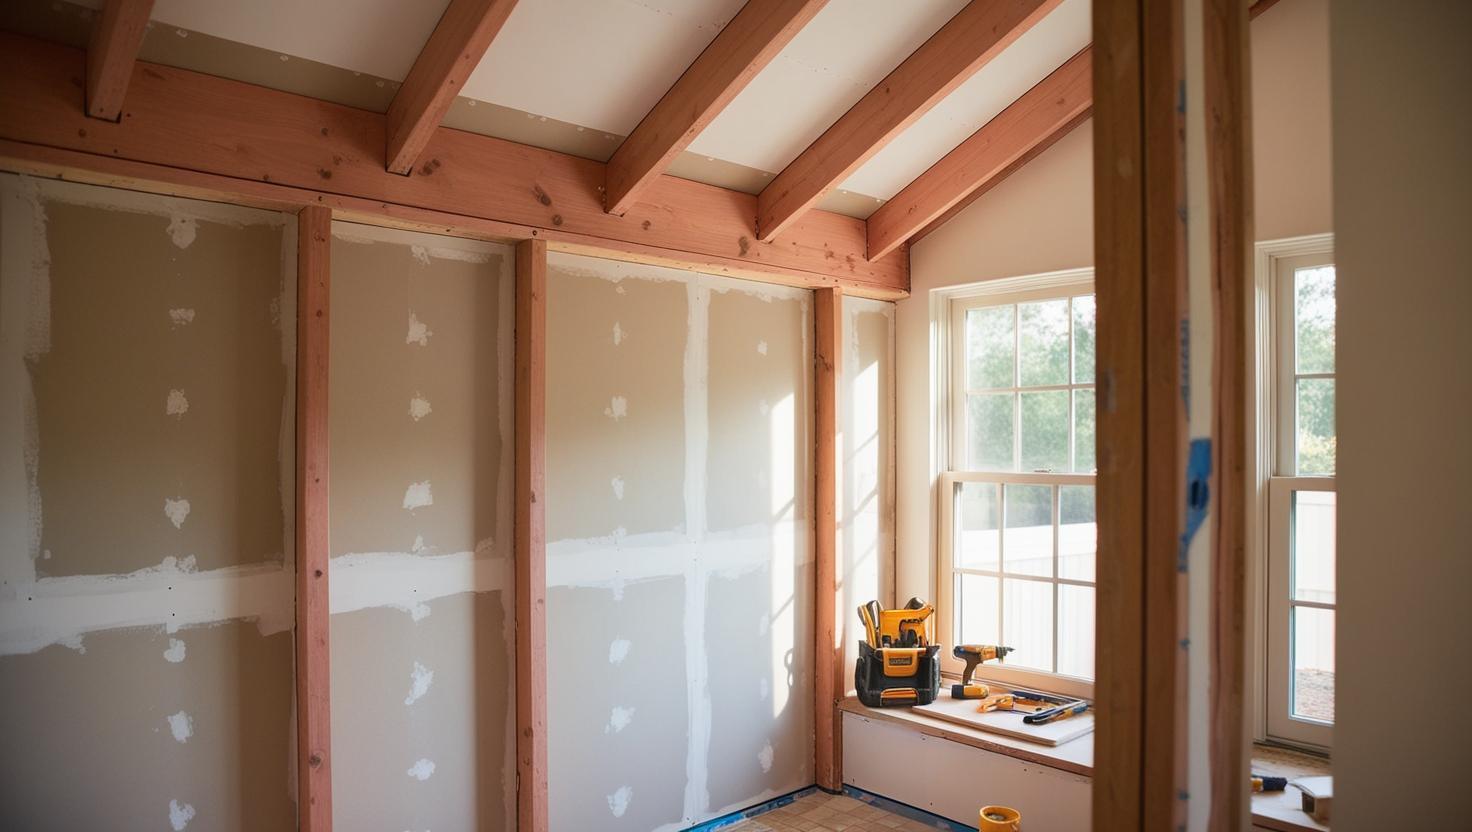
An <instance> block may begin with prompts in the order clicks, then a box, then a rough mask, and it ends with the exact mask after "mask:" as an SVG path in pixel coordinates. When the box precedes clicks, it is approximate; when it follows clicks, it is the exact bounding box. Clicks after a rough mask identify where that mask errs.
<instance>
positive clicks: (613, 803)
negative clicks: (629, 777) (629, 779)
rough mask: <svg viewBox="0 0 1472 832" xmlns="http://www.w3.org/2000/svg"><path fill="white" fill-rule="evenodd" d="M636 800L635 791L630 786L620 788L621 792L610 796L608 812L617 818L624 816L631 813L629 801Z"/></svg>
mask: <svg viewBox="0 0 1472 832" xmlns="http://www.w3.org/2000/svg"><path fill="white" fill-rule="evenodd" d="M633 799H634V790H633V789H632V788H631V787H629V786H620V787H619V790H618V791H616V792H614V793H613V794H611V795H609V796H608V811H610V812H612V813H613V816H614V817H616V818H621V817H623V816H624V812H627V811H629V801H630V800H633Z"/></svg>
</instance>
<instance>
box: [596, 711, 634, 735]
mask: <svg viewBox="0 0 1472 832" xmlns="http://www.w3.org/2000/svg"><path fill="white" fill-rule="evenodd" d="M633 721H634V709H633V708H623V707H619V706H618V705H615V706H614V707H613V710H611V711H609V712H608V724H607V725H605V726H603V733H605V734H617V733H618V732H619V731H622V730H624V729H625V728H627V727H629V723H630V722H633Z"/></svg>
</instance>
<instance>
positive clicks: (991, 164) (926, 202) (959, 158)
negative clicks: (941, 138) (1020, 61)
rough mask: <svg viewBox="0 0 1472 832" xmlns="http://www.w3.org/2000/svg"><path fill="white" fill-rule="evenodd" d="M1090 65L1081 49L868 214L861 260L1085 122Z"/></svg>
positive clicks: (881, 252) (889, 247) (1087, 51)
mask: <svg viewBox="0 0 1472 832" xmlns="http://www.w3.org/2000/svg"><path fill="white" fill-rule="evenodd" d="M1092 65H1093V51H1092V48H1091V47H1085V48H1084V50H1083V51H1082V52H1079V53H1078V54H1077V55H1074V56H1073V57H1072V58H1070V59H1069V60H1068V61H1067V62H1066V63H1064V64H1063V66H1061V67H1059V68H1058V69H1056V70H1054V71H1053V74H1051V75H1049V76H1048V77H1047V78H1044V79H1043V80H1042V81H1040V82H1039V83H1038V84H1037V86H1035V87H1033V88H1032V89H1030V90H1028V91H1027V92H1025V93H1023V94H1022V97H1021V98H1019V99H1017V100H1016V101H1014V102H1012V103H1011V104H1010V105H1008V107H1007V109H1005V110H1003V111H1002V112H1000V113H998V114H997V116H996V118H993V119H992V120H991V121H989V122H987V123H986V124H984V125H982V127H981V129H979V130H977V131H976V132H975V133H972V134H971V136H970V137H969V138H967V139H966V141H964V142H962V143H961V144H959V145H957V146H956V148H955V149H954V150H952V151H951V152H950V153H947V154H946V155H945V156H944V157H942V158H941V160H940V161H938V162H936V163H935V164H934V165H932V166H931V167H930V169H929V170H927V171H925V173H922V174H921V175H920V176H919V177H917V178H916V179H915V181H913V182H911V183H910V184H909V185H906V186H905V188H904V190H902V191H900V192H899V193H898V194H895V196H894V198H893V199H891V200H889V201H888V202H886V203H884V205H883V206H881V207H880V208H879V210H877V211H875V212H874V213H873V214H872V215H870V217H869V222H868V226H869V257H871V258H879V257H883V256H885V255H886V254H889V253H890V252H891V251H894V250H895V249H896V248H898V247H899V246H900V245H902V244H903V243H904V242H905V241H906V240H908V239H910V238H911V237H914V236H915V235H916V234H917V233H919V232H920V231H922V230H923V229H925V228H927V227H928V226H930V225H931V223H934V222H935V221H936V220H938V219H941V218H942V217H944V216H945V215H947V213H948V212H950V211H951V209H953V208H954V207H955V206H957V205H959V204H962V203H965V202H967V201H968V198H969V197H970V196H971V195H972V194H975V193H977V192H978V191H979V190H981V189H983V188H987V187H990V186H991V184H994V181H1001V179H1002V178H1003V177H1004V176H1006V175H1007V174H1008V173H1010V172H1011V171H1012V170H1013V169H1014V165H1015V164H1016V163H1017V162H1018V161H1019V160H1023V159H1027V158H1031V157H1032V156H1034V155H1036V153H1037V152H1040V151H1041V149H1042V148H1045V147H1048V146H1051V145H1052V144H1053V143H1054V142H1056V141H1057V140H1058V139H1060V138H1062V137H1063V136H1064V135H1066V134H1067V133H1068V131H1070V130H1072V129H1073V128H1074V127H1075V126H1076V125H1077V124H1078V123H1079V122H1080V121H1081V120H1082V119H1084V118H1086V117H1087V116H1088V114H1089V111H1090V109H1091V108H1092V107H1093V98H1094V96H1093V72H1092Z"/></svg>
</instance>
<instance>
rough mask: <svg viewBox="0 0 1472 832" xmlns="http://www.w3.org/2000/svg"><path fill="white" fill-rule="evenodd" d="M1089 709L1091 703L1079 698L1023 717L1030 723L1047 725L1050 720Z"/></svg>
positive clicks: (1065, 717)
mask: <svg viewBox="0 0 1472 832" xmlns="http://www.w3.org/2000/svg"><path fill="white" fill-rule="evenodd" d="M1088 709H1089V703H1087V702H1084V701H1083V700H1077V701H1074V702H1071V703H1069V704H1067V705H1061V706H1059V707H1057V708H1050V709H1049V710H1046V711H1040V712H1039V713H1035V714H1028V715H1027V716H1025V717H1023V718H1022V721H1023V722H1025V723H1027V724H1028V725H1046V724H1047V723H1049V722H1057V721H1058V720H1060V719H1067V718H1068V717H1071V716H1076V715H1078V714H1081V713H1083V712H1084V711H1087V710H1088Z"/></svg>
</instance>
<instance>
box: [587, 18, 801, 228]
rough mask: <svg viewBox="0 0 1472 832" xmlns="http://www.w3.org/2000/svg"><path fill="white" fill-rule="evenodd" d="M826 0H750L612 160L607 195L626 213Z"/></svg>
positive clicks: (613, 208)
mask: <svg viewBox="0 0 1472 832" xmlns="http://www.w3.org/2000/svg"><path fill="white" fill-rule="evenodd" d="M827 3H828V0H747V3H746V5H745V6H743V7H742V8H741V11H740V12H739V13H738V14H737V15H736V17H734V18H732V20H731V22H730V23H727V24H726V26H725V28H724V29H722V30H721V33H720V34H719V35H716V38H715V40H713V41H711V43H710V45H709V46H707V47H706V48H705V51H704V52H701V53H700V57H698V58H696V59H695V63H693V64H691V65H690V68H689V69H687V70H685V74H684V75H682V76H680V80H679V81H676V82H675V85H674V86H673V87H671V88H670V91H669V92H667V93H665V95H664V98H661V99H660V100H659V103H658V104H656V105H654V109H652V110H650V111H649V114H648V115H646V116H645V117H644V120H643V121H641V122H639V126H638V127H637V128H636V129H635V130H634V132H633V134H632V135H630V136H629V137H628V138H627V139H625V140H624V143H623V144H621V145H619V148H618V151H617V152H615V153H614V154H613V158H612V159H610V160H609V161H608V181H607V183H606V186H605V191H604V203H605V204H606V205H607V206H608V213H610V214H618V215H619V216H622V215H623V214H624V213H626V212H627V211H628V210H629V207H630V206H631V205H633V204H634V201H635V200H636V199H638V198H639V195H640V193H641V192H643V190H644V189H645V188H647V187H648V186H649V185H650V184H651V183H652V182H654V181H655V180H657V179H658V178H659V175H660V174H662V173H664V171H665V170H666V169H667V168H668V167H669V165H670V162H672V161H674V159H675V157H676V156H678V155H680V152H681V151H683V150H684V149H685V148H686V147H687V146H689V144H690V143H691V142H692V141H694V140H695V137H696V136H699V135H700V133H701V131H702V130H704V129H705V128H706V126H707V125H709V124H710V123H711V122H712V121H714V120H715V117H716V116H718V115H720V113H721V111H722V110H724V109H725V108H726V105H728V104H730V103H731V100H732V99H734V98H735V97H736V96H737V94H738V93H740V92H741V90H743V89H745V88H746V85H747V84H748V83H750V82H751V79H752V78H755V77H756V74H757V73H758V72H761V71H762V68H763V67H765V66H766V65H767V64H768V63H770V62H771V60H772V59H773V58H775V57H777V53H778V52H781V51H782V47H784V46H786V45H787V44H788V42H789V41H791V40H792V38H793V37H794V36H795V35H797V33H798V32H799V31H801V30H802V28H803V27H804V26H806V25H807V24H808V21H810V20H812V19H813V16H814V15H816V14H817V13H818V12H819V11H820V10H821V9H822V8H823V6H825V5H827Z"/></svg>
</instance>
